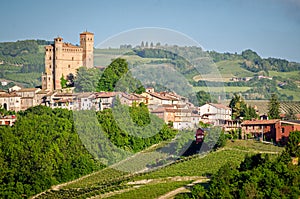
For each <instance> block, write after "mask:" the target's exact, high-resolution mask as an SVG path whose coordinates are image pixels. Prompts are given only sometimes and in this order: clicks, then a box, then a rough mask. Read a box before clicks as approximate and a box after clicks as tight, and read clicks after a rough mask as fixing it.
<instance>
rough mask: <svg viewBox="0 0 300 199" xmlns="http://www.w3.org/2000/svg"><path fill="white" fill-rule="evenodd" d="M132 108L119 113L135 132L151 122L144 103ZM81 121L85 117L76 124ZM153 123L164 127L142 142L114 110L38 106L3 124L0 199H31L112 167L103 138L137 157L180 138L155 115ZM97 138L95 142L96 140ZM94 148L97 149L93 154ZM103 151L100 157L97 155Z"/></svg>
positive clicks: (112, 156) (0, 131)
mask: <svg viewBox="0 0 300 199" xmlns="http://www.w3.org/2000/svg"><path fill="white" fill-rule="evenodd" d="M128 108H129V107H125V106H122V107H121V110H128V111H129V113H130V116H131V117H132V118H133V123H135V124H136V125H137V127H138V128H137V129H143V128H142V127H143V126H145V125H146V124H148V122H149V121H148V120H149V119H150V118H149V112H148V109H147V108H145V106H143V105H140V106H134V107H131V108H129V109H128ZM80 117H84V119H81V120H78V118H80ZM147 118H148V119H147ZM76 119H77V120H76ZM151 120H153V121H155V122H156V123H160V124H161V125H162V128H161V130H160V131H159V132H158V133H157V134H155V135H153V136H150V137H146V138H141V137H138V136H133V135H132V134H131V132H128V130H130V129H128V128H125V130H124V129H123V128H122V129H121V127H119V126H118V124H117V123H116V121H115V119H114V116H113V113H112V112H111V110H104V111H102V112H98V113H95V112H90V111H82V112H76V114H75V112H74V113H73V112H72V111H68V110H66V109H51V108H48V107H44V106H36V107H32V108H29V109H28V110H26V111H24V112H18V114H17V122H16V124H15V125H14V126H12V127H8V126H0V173H1V175H0V182H1V183H0V198H12V199H16V198H28V197H30V196H32V195H34V194H37V193H40V192H42V191H44V190H46V189H49V188H50V187H51V186H52V185H55V184H59V183H62V182H67V181H70V180H73V179H76V178H78V177H80V176H82V175H85V174H88V173H91V172H93V171H96V170H99V169H101V168H104V167H105V166H106V164H104V163H105V162H106V163H107V162H108V163H109V164H113V163H114V162H109V161H110V160H111V159H113V160H114V161H117V160H118V157H115V155H117V153H116V151H113V150H102V151H101V148H102V149H103V147H106V145H107V143H106V142H105V139H109V140H110V141H111V143H113V144H114V145H115V146H116V147H117V148H118V149H122V151H123V153H127V152H128V153H134V152H137V151H141V150H143V149H145V148H147V147H149V146H151V145H153V144H156V143H159V142H161V141H164V140H169V139H171V138H173V137H174V136H175V135H176V134H177V131H176V130H173V129H171V128H170V127H168V126H167V125H165V124H163V121H161V120H160V119H159V118H157V117H156V116H151ZM74 121H76V122H74ZM123 125H127V126H128V124H126V123H123ZM126 129H127V130H126ZM147 129H148V132H143V133H147V134H150V135H151V131H152V129H151V128H147ZM100 132H103V134H101V135H100ZM89 133H90V134H89ZM83 134H84V137H82V135H83ZM95 135H96V136H97V139H92V138H93V137H92V136H95ZM101 136H102V137H101ZM100 138H101V139H100ZM82 139H83V140H82ZM83 141H84V142H83ZM94 144H96V145H94ZM95 146H96V147H97V149H95V148H93V149H92V150H91V148H90V147H95ZM99 150H100V151H101V157H99V156H97V155H95V153H93V152H97V151H98V152H99ZM98 154H99V153H98ZM118 154H120V153H118ZM100 158H101V159H102V161H99V159H100ZM104 159H107V161H104Z"/></svg>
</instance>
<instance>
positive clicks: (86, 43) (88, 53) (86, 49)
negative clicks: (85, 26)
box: [80, 32, 94, 68]
mask: <svg viewBox="0 0 300 199" xmlns="http://www.w3.org/2000/svg"><path fill="white" fill-rule="evenodd" d="M80 47H82V48H83V55H82V56H83V58H82V61H83V65H84V66H85V67H87V68H92V67H94V58H93V57H94V34H93V33H91V32H83V33H81V34H80Z"/></svg>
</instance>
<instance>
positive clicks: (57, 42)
mask: <svg viewBox="0 0 300 199" xmlns="http://www.w3.org/2000/svg"><path fill="white" fill-rule="evenodd" d="M62 51H63V38H61V37H57V38H54V55H55V58H54V69H53V72H54V75H53V78H54V79H53V81H54V90H56V89H61V84H60V78H61V77H62V75H63V71H64V68H65V66H64V64H63V52H62ZM64 78H65V77H64Z"/></svg>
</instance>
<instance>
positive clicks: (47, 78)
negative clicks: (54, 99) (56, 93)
mask: <svg viewBox="0 0 300 199" xmlns="http://www.w3.org/2000/svg"><path fill="white" fill-rule="evenodd" d="M54 59H55V57H54V48H53V46H51V45H49V46H45V73H44V74H43V75H42V88H43V89H45V90H54V82H53V74H54Z"/></svg>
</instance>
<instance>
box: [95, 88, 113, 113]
mask: <svg viewBox="0 0 300 199" xmlns="http://www.w3.org/2000/svg"><path fill="white" fill-rule="evenodd" d="M118 94H119V92H98V93H96V94H95V95H96V99H95V100H96V101H95V103H96V104H97V106H96V110H97V111H103V110H104V109H109V108H112V107H113V103H114V100H115V98H116V96H117V95H118Z"/></svg>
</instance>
